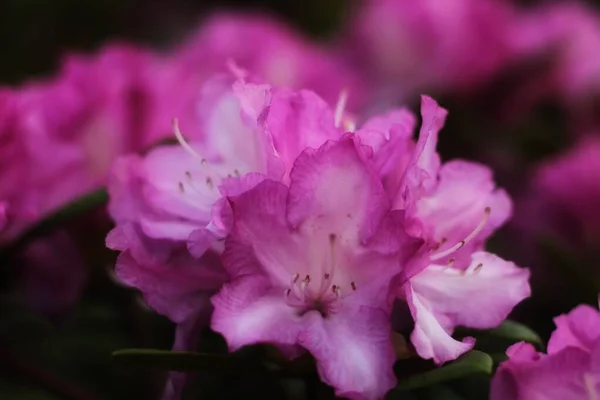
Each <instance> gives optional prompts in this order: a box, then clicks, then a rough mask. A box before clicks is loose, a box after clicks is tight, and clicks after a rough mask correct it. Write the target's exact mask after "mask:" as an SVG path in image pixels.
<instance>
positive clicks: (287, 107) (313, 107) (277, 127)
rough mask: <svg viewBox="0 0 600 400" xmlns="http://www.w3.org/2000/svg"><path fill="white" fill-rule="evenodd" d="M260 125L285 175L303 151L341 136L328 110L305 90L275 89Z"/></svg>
mask: <svg viewBox="0 0 600 400" xmlns="http://www.w3.org/2000/svg"><path fill="white" fill-rule="evenodd" d="M263 124H264V128H265V129H267V131H268V132H269V133H270V134H271V135H272V137H273V143H274V145H275V148H276V149H277V153H278V155H279V157H280V158H281V159H282V160H283V162H284V164H285V165H286V167H287V168H286V170H287V171H288V172H289V170H290V169H291V167H292V165H293V163H294V161H295V160H296V158H297V157H298V155H300V153H301V152H302V151H303V150H304V149H305V148H307V147H309V148H319V147H321V145H323V144H324V143H325V142H326V141H327V140H329V139H338V138H339V137H340V136H341V131H339V130H338V129H337V128H336V127H335V125H334V116H333V111H332V110H331V108H330V106H329V105H328V104H327V103H326V102H325V101H323V99H321V98H320V97H319V96H317V95H316V94H315V93H313V92H311V91H308V90H300V91H291V90H289V89H284V88H280V89H276V90H275V89H274V90H273V93H272V98H271V103H270V107H269V111H268V114H267V115H266V118H265V120H264V122H263Z"/></svg>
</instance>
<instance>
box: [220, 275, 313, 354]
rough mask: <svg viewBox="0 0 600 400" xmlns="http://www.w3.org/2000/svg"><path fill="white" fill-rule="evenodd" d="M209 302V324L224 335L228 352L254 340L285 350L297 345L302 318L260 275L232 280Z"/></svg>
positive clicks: (252, 342) (253, 342)
mask: <svg viewBox="0 0 600 400" xmlns="http://www.w3.org/2000/svg"><path fill="white" fill-rule="evenodd" d="M212 304H213V305H214V308H215V310H214V312H213V316H212V320H211V327H212V329H213V330H215V331H217V332H219V333H221V334H222V335H223V336H224V337H225V339H226V340H227V344H228V346H229V349H230V351H235V350H237V349H239V348H240V347H242V346H246V345H250V344H256V343H272V344H275V345H277V346H281V347H283V348H285V349H287V348H289V347H290V346H295V345H296V344H297V336H298V333H299V332H300V330H301V328H302V323H301V322H302V317H300V316H298V315H297V313H296V310H295V309H294V308H292V307H289V306H288V305H287V304H286V303H285V301H284V294H283V292H279V291H275V292H274V291H273V290H272V289H271V284H270V282H269V281H268V279H266V278H264V277H261V276H256V275H255V276H250V275H245V276H241V277H239V278H236V279H234V280H232V281H231V282H230V283H227V284H225V285H224V286H223V288H222V289H221V291H219V293H217V294H216V295H215V296H213V298H212Z"/></svg>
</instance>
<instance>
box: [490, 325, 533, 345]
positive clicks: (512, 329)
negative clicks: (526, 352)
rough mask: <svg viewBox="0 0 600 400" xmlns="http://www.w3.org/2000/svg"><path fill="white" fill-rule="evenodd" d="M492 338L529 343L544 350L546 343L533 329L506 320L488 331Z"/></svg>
mask: <svg viewBox="0 0 600 400" xmlns="http://www.w3.org/2000/svg"><path fill="white" fill-rule="evenodd" d="M486 333H487V334H489V335H491V336H496V337H501V338H505V339H509V340H511V341H514V342H528V343H531V344H533V345H535V346H537V347H538V348H539V349H543V348H544V342H543V341H542V339H541V338H540V336H539V335H538V334H537V333H535V331H533V330H532V329H531V328H529V327H528V326H525V325H523V324H520V323H518V322H515V321H511V320H506V321H504V322H503V323H502V324H500V326H498V327H496V328H492V329H489V330H487V331H486Z"/></svg>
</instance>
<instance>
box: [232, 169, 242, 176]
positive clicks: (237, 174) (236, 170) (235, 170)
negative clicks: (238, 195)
mask: <svg viewBox="0 0 600 400" xmlns="http://www.w3.org/2000/svg"><path fill="white" fill-rule="evenodd" d="M233 174H234V175H235V176H237V177H238V178H239V177H240V176H241V174H240V171H239V170H238V169H237V168H236V169H234V170H233Z"/></svg>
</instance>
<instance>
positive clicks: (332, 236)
mask: <svg viewBox="0 0 600 400" xmlns="http://www.w3.org/2000/svg"><path fill="white" fill-rule="evenodd" d="M336 239H337V235H336V234H335V233H330V234H329V243H331V245H332V246H333V245H334V244H335V240H336Z"/></svg>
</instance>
